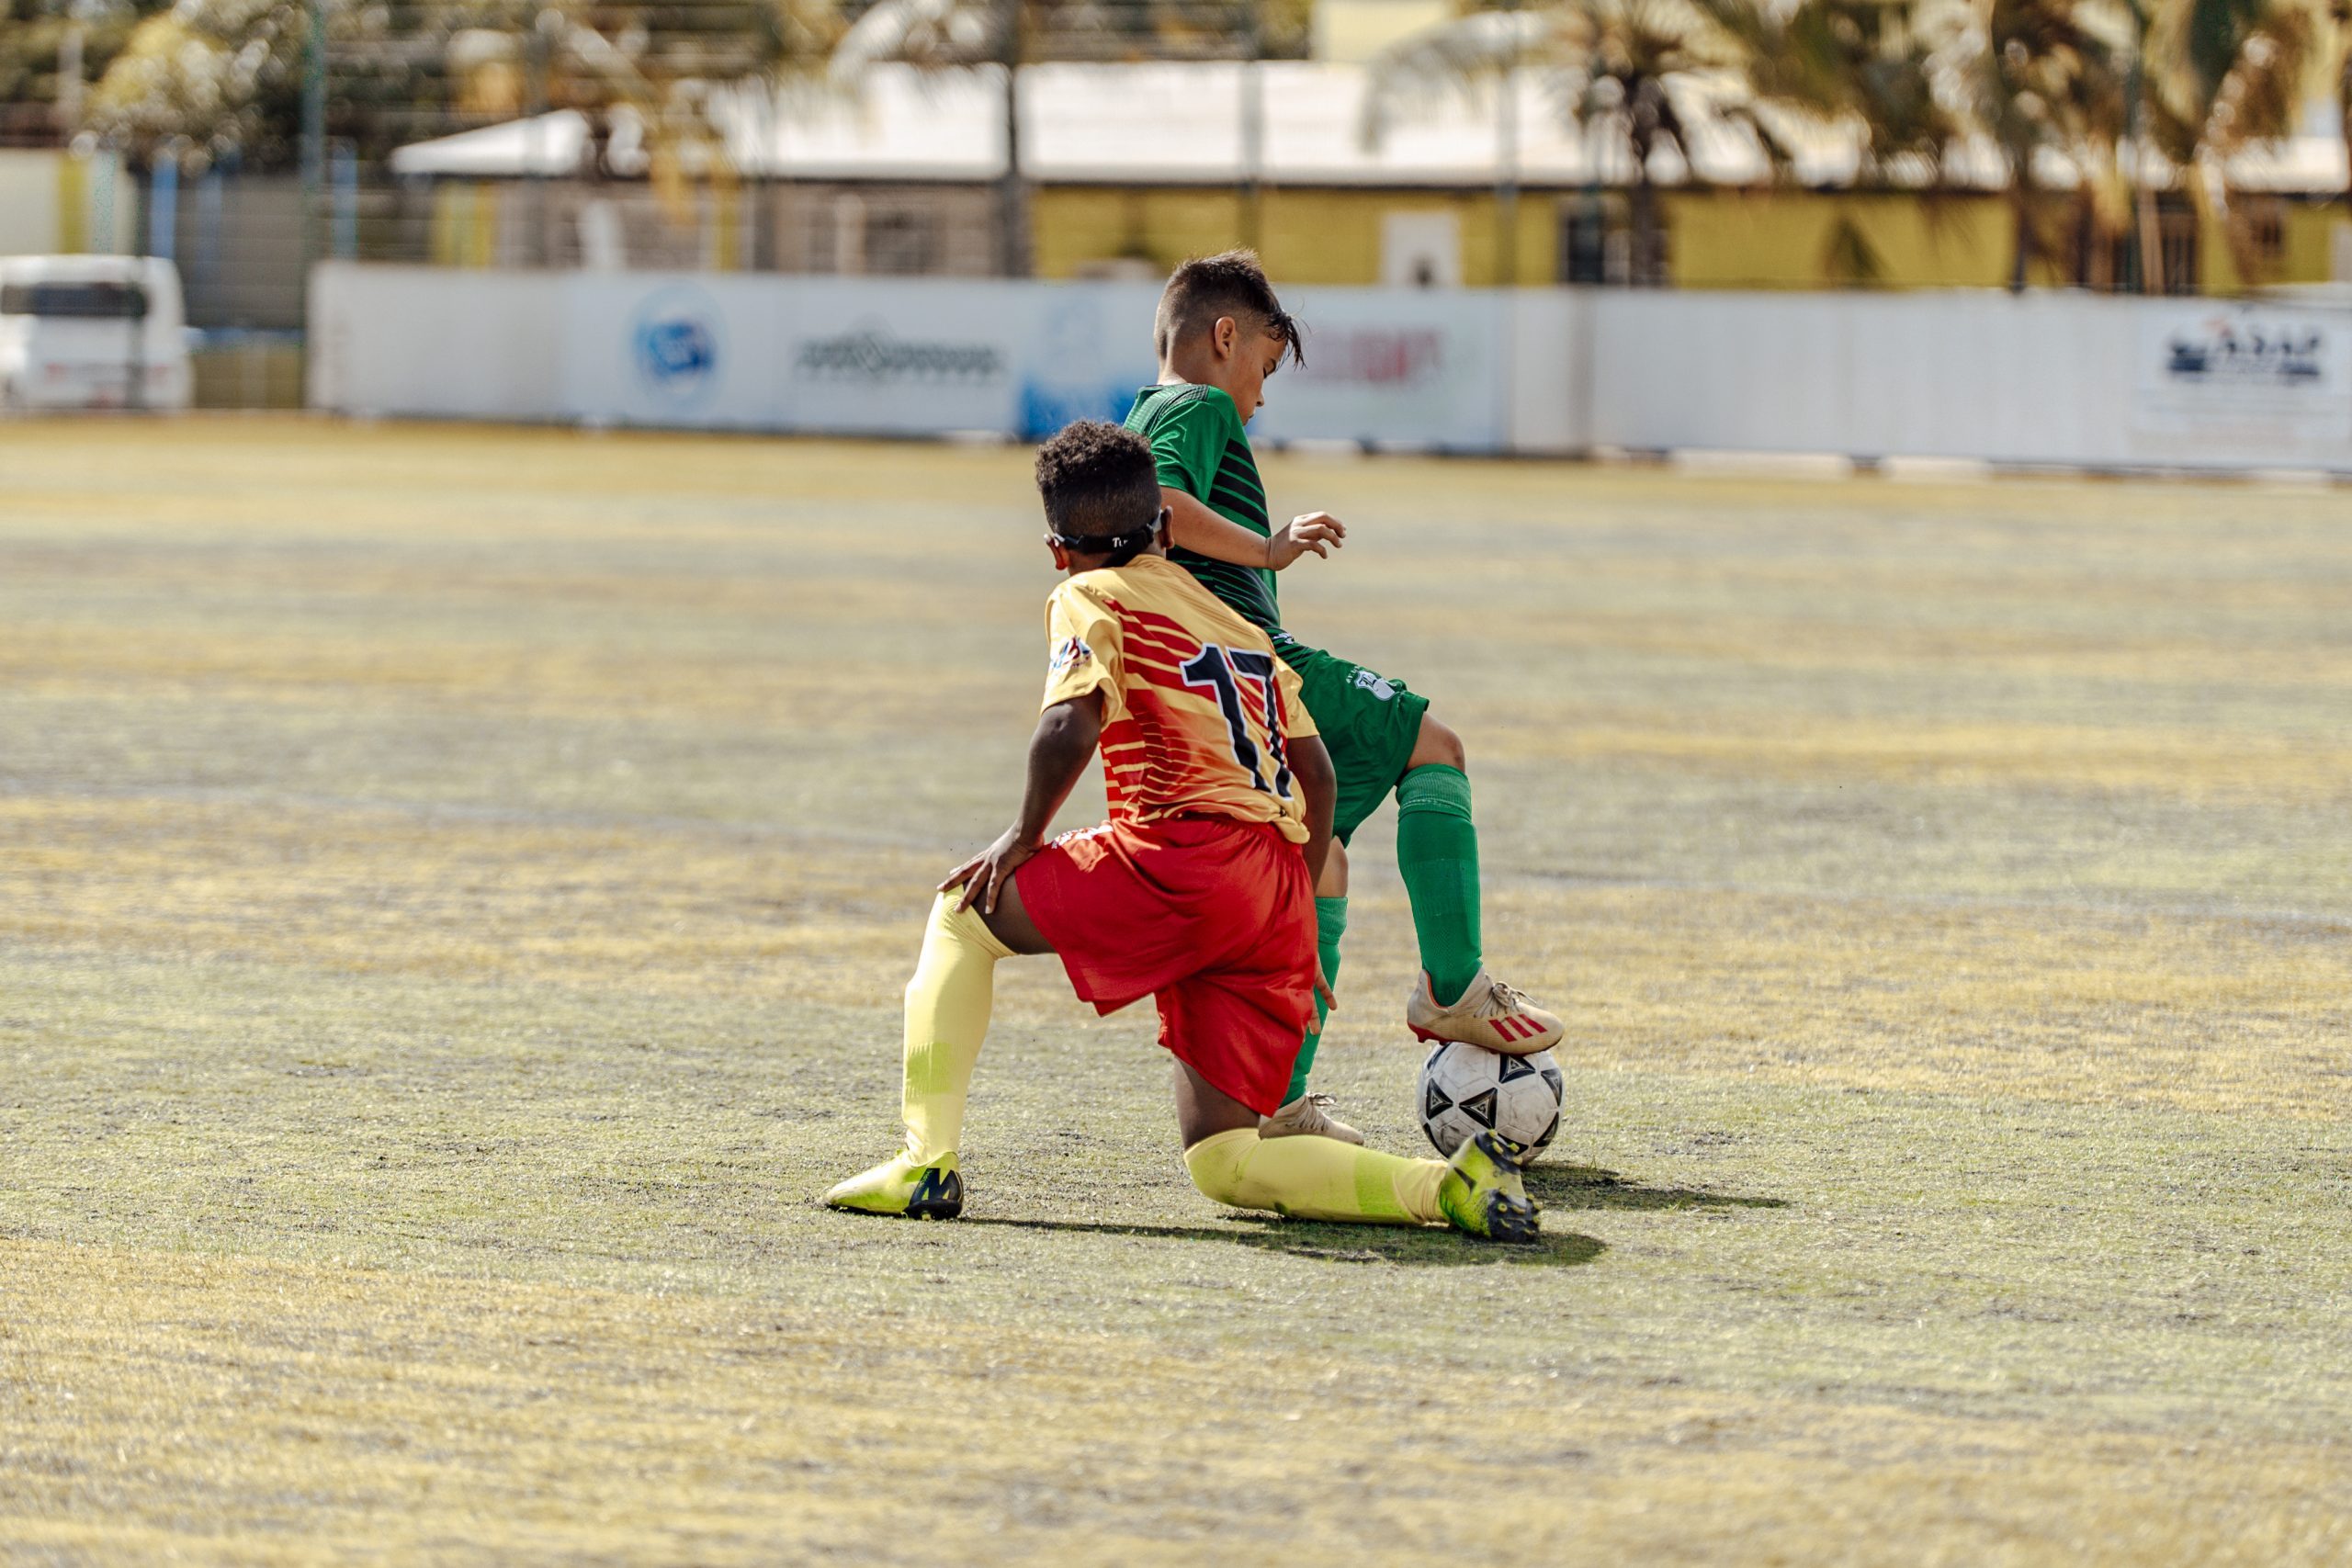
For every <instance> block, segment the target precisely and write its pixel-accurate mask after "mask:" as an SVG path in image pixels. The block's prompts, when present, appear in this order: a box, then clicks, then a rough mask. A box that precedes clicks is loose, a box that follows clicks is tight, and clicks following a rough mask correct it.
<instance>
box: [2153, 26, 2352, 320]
mask: <svg viewBox="0 0 2352 1568" xmlns="http://www.w3.org/2000/svg"><path fill="white" fill-rule="evenodd" d="M2151 23H2152V25H2151V27H2150V28H2149V31H2148V39H2147V52H2148V78H2149V92H2148V109H2149V113H2148V122H2149V130H2150V132H2151V134H2152V136H2153V138H2154V141H2155V144H2156V146H2157V147H2158V149H2160V150H2161V151H2162V152H2163V153H2164V154H2165V157H2167V158H2169V159H2170V160H2171V161H2172V162H2173V163H2174V164H2175V165H2177V167H2179V168H2181V169H2183V170H2186V171H2187V172H2188V180H2189V184H2190V186H2191V188H2192V189H2194V190H2195V191H2196V192H2197V193H2198V196H2199V200H2198V201H2197V203H2196V204H2195V205H2196V207H2197V209H2198V210H2199V211H2200V212H2202V211H2204V210H2207V209H2211V210H2215V211H2216V212H2217V213H2218V214H2219V215H2220V216H2221V217H2222V220H2223V224H2224V229H2223V233H2224V235H2225V236H2226V237H2227V239H2228V241H2229V243H2230V247H2231V250H2232V252H2233V254H2234V256H2235V257H2236V260H2237V262H2238V271H2239V274H2240V276H2245V277H2248V278H2251V277H2252V276H2253V274H2254V272H2255V270H2256V268H2255V265H2254V258H2253V254H2252V247H2251V244H2250V243H2249V239H2248V235H2247V233H2246V229H2245V224H2244V223H2242V222H2240V221H2238V220H2236V218H2235V216H2234V213H2235V209H2233V207H2232V206H2231V204H2230V199H2229V197H2230V189H2229V175H2228V161H2229V159H2230V158H2231V157H2232V156H2233V154H2235V153H2238V152H2244V151H2245V150H2246V149H2247V148H2249V147H2252V146H2256V145H2258V144H2260V143H2263V142H2266V141H2279V140H2283V139H2284V138H2287V137H2290V136H2292V135H2293V134H2294V133H2295V129H2296V124H2297V122H2298V120H2299V119H2300V118H2301V110H2302V106H2303V103H2304V100H2305V98H2306V96H2308V94H2309V93H2310V91H2311V89H2312V88H2313V87H2314V86H2316V85H2319V84H2320V82H2321V81H2322V79H2323V76H2322V73H2323V72H2324V69H2325V68H2326V67H2327V66H2328V65H2329V64H2330V63H2333V61H2332V60H2331V56H2332V55H2333V54H2334V51H2335V43H2336V39H2335V27H2336V21H2335V17H2334V16H2332V15H2331V14H2330V12H2329V10H2328V9H2327V7H2326V5H2325V3H2324V0H2176V3H2174V4H2171V5H2167V6H2164V7H2162V8H2161V9H2159V10H2157V11H2156V13H2155V14H2154V17H2152V19H2151ZM2347 69H2352V66H2339V68H2338V73H2337V80H2336V87H2337V90H2338V92H2339V94H2341V93H2343V92H2344V90H2345V86H2346V80H2347V79H2346V75H2345V74H2344V72H2345V71H2346V70H2347ZM2345 101H2346V100H2345V99H2344V98H2342V97H2339V99H2338V102H2339V104H2341V103H2343V102H2345Z"/></svg>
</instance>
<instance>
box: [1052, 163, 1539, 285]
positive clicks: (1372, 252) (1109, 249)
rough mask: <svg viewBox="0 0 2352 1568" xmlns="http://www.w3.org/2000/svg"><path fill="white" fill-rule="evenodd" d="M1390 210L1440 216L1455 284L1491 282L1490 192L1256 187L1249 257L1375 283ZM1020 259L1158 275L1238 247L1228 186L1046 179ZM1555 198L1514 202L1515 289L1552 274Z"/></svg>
mask: <svg viewBox="0 0 2352 1568" xmlns="http://www.w3.org/2000/svg"><path fill="white" fill-rule="evenodd" d="M1391 212H1451V213H1453V214H1454V215H1455V218H1456V220H1457V221H1458V222H1459V223H1460V225H1461V231H1462V280H1463V282H1464V283H1465V284H1468V285H1470V286H1471V287H1473V288H1485V287H1488V286H1491V285H1492V284H1493V283H1495V282H1496V276H1495V256H1496V239H1497V231H1498V224H1497V221H1496V214H1495V200H1494V197H1493V196H1492V195H1491V194H1490V193H1480V194H1475V195H1474V194H1466V193H1465V194H1460V195H1457V194H1454V193H1452V192H1447V191H1395V190H1285V189H1273V190H1266V191H1263V192H1261V194H1260V196H1259V207H1258V232H1257V236H1256V241H1257V246H1258V250H1259V253H1260V254H1262V255H1263V256H1264V257H1265V258H1266V266H1267V269H1268V270H1269V271H1271V272H1272V274H1273V275H1274V276H1276V277H1279V278H1281V279H1282V280H1283V281H1284V282H1286V283H1377V282H1379V281H1380V231H1381V220H1382V219H1383V218H1384V217H1385V216H1386V215H1387V214H1388V213H1391ZM1030 214H1031V223H1032V225H1033V228H1034V236H1033V248H1032V254H1033V255H1034V256H1035V259H1036V269H1037V275H1038V276H1041V277H1069V276H1075V275H1076V274H1078V273H1080V272H1081V271H1082V270H1085V269H1086V268H1088V267H1089V266H1090V265H1101V264H1104V263H1109V262H1114V261H1118V260H1123V259H1125V260H1136V261H1142V262H1148V263H1149V264H1150V265H1152V266H1153V267H1154V268H1155V269H1157V270H1159V271H1162V272H1164V271H1166V270H1167V269H1168V268H1170V267H1172V266H1174V265H1176V264H1177V263H1178V262H1180V261H1182V260H1183V259H1184V258H1185V257H1186V256H1196V255H1206V254H1211V253H1213V252H1216V251H1221V250H1226V249H1227V248H1229V247H1231V246H1234V245H1238V244H1243V243H1248V224H1247V222H1246V211H1245V207H1244V203H1243V200H1242V197H1241V196H1240V195H1239V193H1238V192H1236V191H1234V190H1232V189H1229V188H1227V187H1222V186H1220V187H1213V188H1206V189H1200V188H1189V187H1181V186H1180V187H1167V188H1155V189H1121V188H1117V187H1114V186H1046V187H1044V188H1042V189H1040V190H1039V191H1038V192H1037V193H1036V196H1035V200H1034V201H1033V203H1032V204H1031V208H1030ZM1556 223H1557V218H1556V209H1555V197H1552V196H1550V195H1549V194H1544V195H1538V196H1526V197H1521V198H1520V202H1519V212H1518V218H1517V222H1516V223H1515V225H1514V235H1515V238H1516V240H1517V251H1516V260H1517V264H1518V272H1517V276H1516V278H1515V279H1514V281H1516V282H1519V283H1522V284H1540V283H1550V282H1552V281H1553V280H1554V277H1555V272H1554V265H1555V262H1554V257H1555V247H1556V245H1557V241H1556V239H1555V228H1556Z"/></svg>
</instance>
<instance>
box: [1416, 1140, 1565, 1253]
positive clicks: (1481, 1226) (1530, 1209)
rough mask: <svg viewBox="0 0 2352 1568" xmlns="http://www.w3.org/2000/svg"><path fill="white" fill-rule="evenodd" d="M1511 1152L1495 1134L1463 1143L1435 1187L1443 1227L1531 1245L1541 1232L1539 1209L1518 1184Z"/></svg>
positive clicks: (1506, 1142)
mask: <svg viewBox="0 0 2352 1568" xmlns="http://www.w3.org/2000/svg"><path fill="white" fill-rule="evenodd" d="M1517 1148H1518V1145H1516V1144H1513V1143H1512V1142H1511V1141H1510V1139H1509V1138H1506V1137H1504V1136H1503V1135H1502V1134H1499V1133H1481V1134H1478V1135H1477V1136H1476V1137H1475V1138H1465V1139H1464V1140H1463V1143H1462V1146H1461V1147H1460V1148H1458V1149H1456V1150H1454V1151H1453V1158H1452V1159H1450V1160H1448V1161H1446V1162H1445V1176H1444V1178H1443V1179H1442V1180H1440V1181H1439V1182H1438V1186H1437V1206H1438V1208H1439V1209H1440V1211H1442V1213H1444V1215H1445V1218H1446V1223H1447V1224H1451V1225H1452V1226H1453V1228H1454V1229H1455V1230H1458V1231H1462V1232H1464V1233H1466V1234H1468V1235H1476V1236H1484V1237H1485V1238H1486V1239H1487V1240H1488V1241H1508V1242H1532V1241H1534V1240H1536V1239H1538V1238H1539V1237H1540V1236H1541V1235H1543V1234H1544V1233H1543V1229H1542V1225H1541V1222H1540V1221H1539V1219H1538V1218H1537V1216H1538V1214H1539V1213H1541V1211H1540V1210H1539V1209H1538V1208H1537V1207H1536V1204H1535V1200H1534V1199H1532V1198H1530V1197H1529V1196H1528V1195H1527V1187H1526V1185H1525V1183H1523V1182H1521V1180H1520V1176H1519V1156H1518V1155H1517V1153H1516V1152H1515V1151H1516V1149H1517Z"/></svg>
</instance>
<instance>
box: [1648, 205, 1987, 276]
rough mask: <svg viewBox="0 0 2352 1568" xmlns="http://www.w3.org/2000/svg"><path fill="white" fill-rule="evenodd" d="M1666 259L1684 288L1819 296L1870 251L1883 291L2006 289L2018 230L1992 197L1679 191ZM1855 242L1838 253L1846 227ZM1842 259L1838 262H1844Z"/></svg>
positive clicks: (1670, 213)
mask: <svg viewBox="0 0 2352 1568" xmlns="http://www.w3.org/2000/svg"><path fill="white" fill-rule="evenodd" d="M1664 206H1665V209H1666V216H1667V223H1668V230H1669V238H1668V263H1669V266H1670V269H1671V271H1672V274H1673V277H1674V281H1675V282H1676V283H1677V284H1678V285H1679V286H1680V287H1682V288H1823V287H1826V286H1829V285H1833V284H1849V285H1850V284H1855V283H1860V282H1861V281H1862V280H1861V279H1860V278H1857V277H1854V276H1842V277H1841V276H1838V266H1837V265H1835V264H1836V263H1838V261H1839V260H1841V259H1842V260H1845V261H1847V262H1848V263H1849V265H1851V263H1852V261H1853V260H1854V259H1855V258H1856V257H1857V256H1858V254H1862V253H1866V254H1868V255H1870V256H1871V257H1874V258H1875V259H1876V262H1877V266H1878V271H1879V276H1878V279H1877V283H1878V286H1879V287H1883V288H1966V287H1984V288H1994V287H1998V286H1999V285H2001V284H2005V283H2007V281H2008V277H2009V265H2010V262H2011V247H2012V245H2013V243H2014V241H2015V237H2016V233H2017V228H2016V224H2015V222H2014V221H2013V220H2012V219H2011V217H2010V215H2009V210H2008V207H2007V203H2005V202H2003V201H2002V200H2000V199H1999V198H1998V197H1981V196H1948V197H1941V198H1939V199H1938V200H1936V201H1934V202H1926V201H1922V200H1919V199H1918V198H1917V197H1907V196H1872V195H1861V196H1844V195H1825V194H1817V193H1814V192H1809V191H1756V192H1747V191H1676V192H1671V193H1668V195H1667V196H1666V197H1665V198H1664ZM1841 223H1842V224H1843V225H1845V226H1846V228H1847V231H1848V232H1849V236H1850V238H1849V243H1846V244H1844V245H1842V246H1841V245H1840V243H1839V238H1840V225H1841ZM1841 252H1842V253H1843V254H1842V256H1841Z"/></svg>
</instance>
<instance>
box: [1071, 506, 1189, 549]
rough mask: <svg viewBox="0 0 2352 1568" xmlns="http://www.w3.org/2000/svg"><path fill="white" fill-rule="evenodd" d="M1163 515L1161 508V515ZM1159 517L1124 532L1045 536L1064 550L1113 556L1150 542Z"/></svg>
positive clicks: (1155, 531)
mask: <svg viewBox="0 0 2352 1568" xmlns="http://www.w3.org/2000/svg"><path fill="white" fill-rule="evenodd" d="M1165 515H1166V512H1165V510H1164V509H1163V510H1162V513H1161V516H1165ZM1159 522H1160V519H1159V517H1154V518H1153V519H1152V520H1151V521H1150V522H1148V523H1147V524H1145V525H1143V526H1142V527H1140V528H1130V529H1128V530H1127V531H1126V532H1125V533H1124V534H1048V535H1046V538H1048V539H1051V540H1052V541H1053V542H1054V543H1055V544H1057V545H1059V546H1060V547H1062V548H1064V549H1066V550H1077V551H1078V552H1080V554H1082V555H1090V556H1091V555H1106V556H1114V555H1117V554H1118V553H1119V552H1120V551H1122V550H1139V549H1141V548H1143V547H1145V546H1146V545H1148V544H1149V543H1151V541H1152V540H1153V538H1154V537H1156V536H1158V535H1159Z"/></svg>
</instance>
